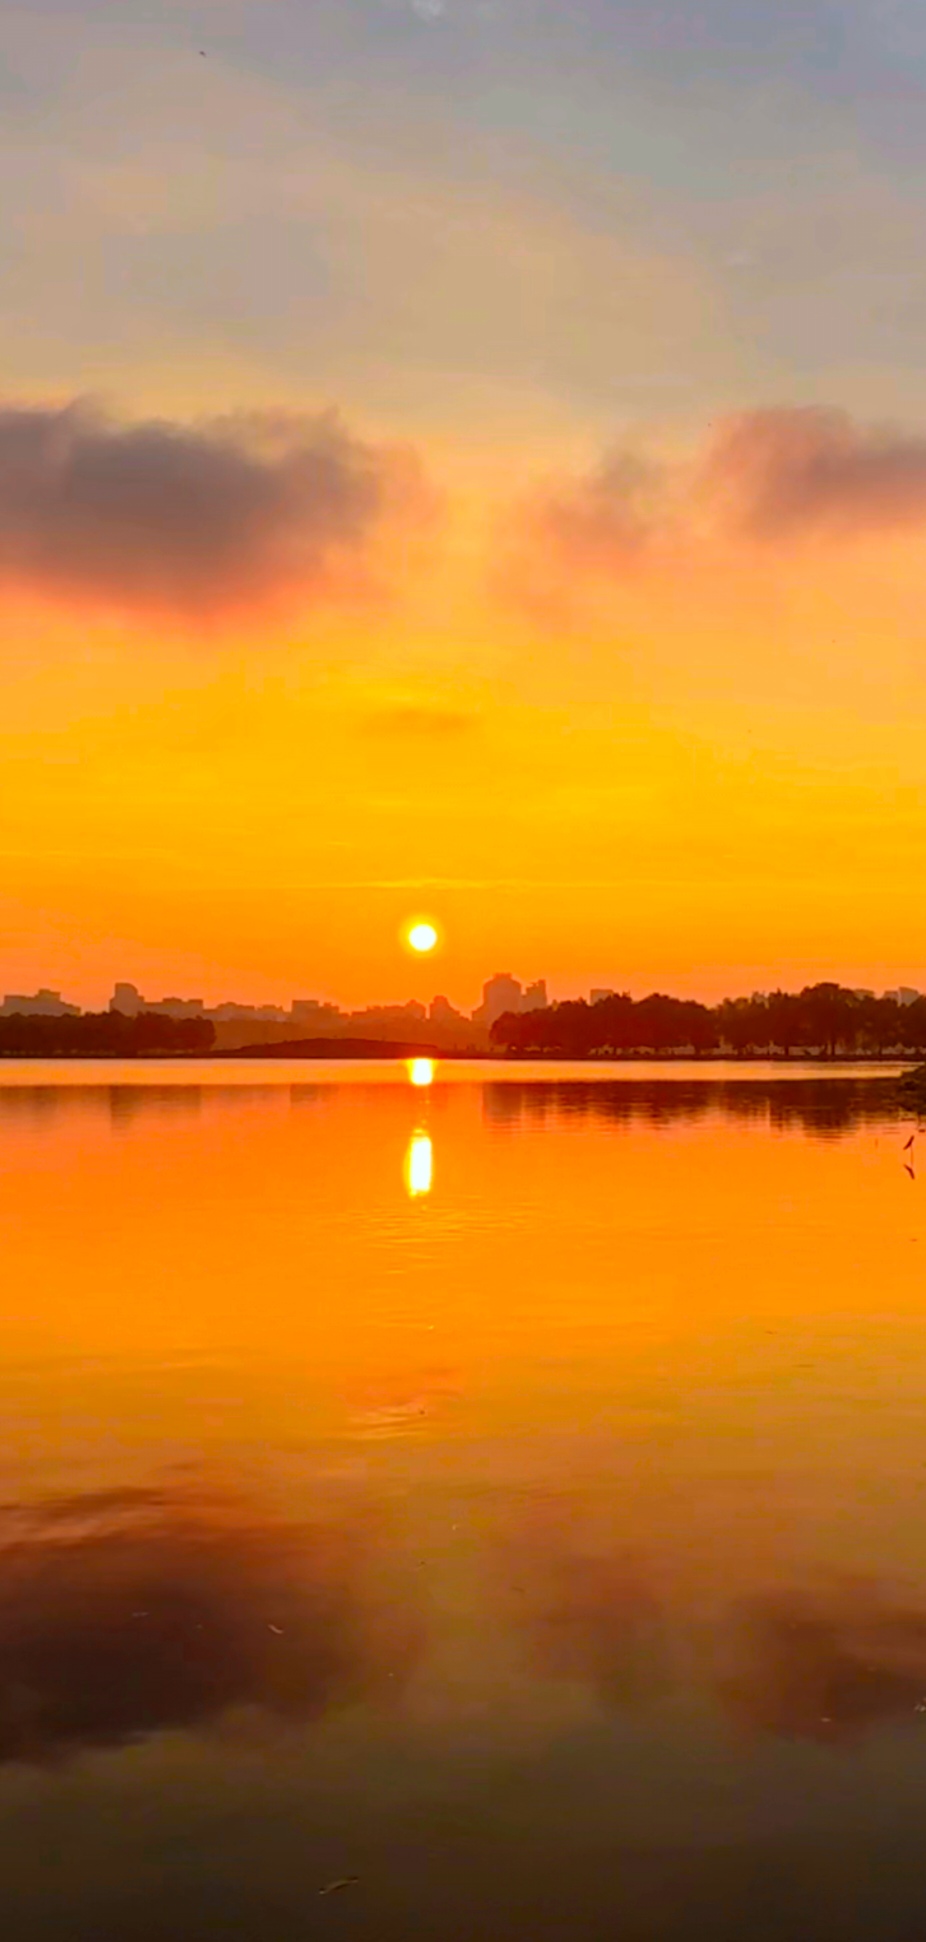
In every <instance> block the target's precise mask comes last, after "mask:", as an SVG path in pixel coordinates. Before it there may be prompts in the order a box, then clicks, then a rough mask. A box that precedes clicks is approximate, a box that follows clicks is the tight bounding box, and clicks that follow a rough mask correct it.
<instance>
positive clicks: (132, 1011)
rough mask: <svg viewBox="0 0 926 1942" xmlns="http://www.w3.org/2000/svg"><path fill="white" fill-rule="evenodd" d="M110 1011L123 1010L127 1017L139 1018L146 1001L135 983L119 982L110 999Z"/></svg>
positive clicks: (124, 1015)
mask: <svg viewBox="0 0 926 1942" xmlns="http://www.w3.org/2000/svg"><path fill="white" fill-rule="evenodd" d="M109 1009H110V1011H121V1012H122V1014H123V1017H125V1018H137V1017H138V1014H139V1012H140V1011H144V1009H145V1001H144V998H143V997H142V995H141V992H140V991H139V989H138V986H137V985H134V984H117V985H116V987H115V990H114V991H113V995H112V997H111V998H110V1001H109Z"/></svg>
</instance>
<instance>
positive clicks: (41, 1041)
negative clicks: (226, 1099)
mask: <svg viewBox="0 0 926 1942" xmlns="http://www.w3.org/2000/svg"><path fill="white" fill-rule="evenodd" d="M214 1040H215V1026H214V1025H213V1023H212V1020H211V1019H209V1018H169V1017H166V1016H165V1015H164V1014H163V1013H161V1012H151V1011H141V1012H139V1013H138V1014H137V1016H136V1017H134V1018H129V1017H126V1016H125V1015H124V1014H123V1013H122V1012H119V1011H101V1012H82V1013H81V1014H80V1015H79V1016H77V1017H63V1018H45V1017H42V1016H41V1015H40V1014H38V1013H36V1012H14V1013H13V1014H12V1016H11V1017H9V1018H0V1058H6V1059H80V1058H84V1059H136V1058H140V1057H144V1056H145V1055H146V1054H147V1055H156V1054H161V1055H165V1054H167V1055H169V1054H171V1053H173V1054H176V1055H178V1056H181V1055H183V1054H189V1053H197V1052H200V1053H202V1052H209V1051H211V1049H212V1046H213V1043H214Z"/></svg>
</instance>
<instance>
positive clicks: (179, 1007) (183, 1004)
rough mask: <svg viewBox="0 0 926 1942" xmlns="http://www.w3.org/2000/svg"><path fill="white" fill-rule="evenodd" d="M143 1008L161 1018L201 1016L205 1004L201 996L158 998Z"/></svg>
mask: <svg viewBox="0 0 926 1942" xmlns="http://www.w3.org/2000/svg"><path fill="white" fill-rule="evenodd" d="M144 1009H145V1011H153V1012H157V1014H158V1016H159V1017H161V1018H202V1015H203V1013H204V1011H205V1009H206V1006H205V1003H204V1001H203V999H202V998H158V999H156V1000H154V1002H153V1003H151V1002H149V1003H148V1004H146V1005H145V1007H144Z"/></svg>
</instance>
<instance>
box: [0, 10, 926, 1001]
mask: <svg viewBox="0 0 926 1942" xmlns="http://www.w3.org/2000/svg"><path fill="white" fill-rule="evenodd" d="M0 44H2V61H0V253H2V261H3V264H4V286H3V296H4V300H3V306H2V311H0V370H2V379H0V988H2V989H5V990H11V991H19V990H32V989H34V988H35V987H36V985H38V984H40V983H41V984H51V985H52V986H55V987H58V988H61V989H63V990H65V991H66V992H67V993H68V995H71V996H73V997H76V998H77V999H78V1000H79V1001H80V1002H83V1003H87V1004H91V1003H102V1002H105V1000H106V998H107V997H108V994H109V991H110V989H111V986H112V983H113V981H114V979H116V978H128V979H131V980H132V981H134V982H136V983H138V984H139V985H140V986H141V988H142V989H143V990H144V991H145V992H146V993H147V994H148V995H150V996H159V995H161V994H162V993H165V992H176V991H181V992H192V993H195V994H197V995H201V996H204V997H205V998H206V999H207V1001H210V1002H219V1001H221V1000H222V999H225V998H229V997H237V998H247V999H252V1000H254V1001H260V1002H263V1001H267V1000H284V1001H285V1000H288V998H289V997H291V996H293V995H296V996H312V995H315V996H321V997H330V998H334V999H336V1000H338V1001H339V1002H341V1003H344V1004H347V1005H359V1004H361V1003H363V1002H364V1001H366V1000H369V999H374V998H375V999H381V1000H384V1001H392V1000H401V999H405V998H408V997H411V996H416V997H422V998H427V997H429V996H430V995H432V994H433V993H434V992H435V991H438V990H439V991H442V992H445V993H447V995H449V996H450V998H451V999H452V1000H453V1001H454V1002H455V1003H458V1004H461V1005H465V1006H466V1007H467V1009H468V1008H470V1007H471V1006H472V1005H473V1004H474V1003H475V1002H476V1001H477V999H478V996H479V990H480V987H481V984H482V981H483V979H484V978H486V977H488V976H489V975H490V974H491V973H492V972H493V971H495V970H499V969H510V970H511V971H513V972H514V973H515V974H516V975H518V976H521V977H522V978H524V979H525V980H528V979H533V978H535V977H538V976H545V977H546V978H547V980H548V983H549V985H550V988H551V990H552V991H553V992H554V993H556V994H562V995H565V994H566V993H569V992H575V991H581V990H583V989H586V988H588V987H589V986H590V985H609V986H617V987H619V988H621V989H630V990H632V991H634V992H635V993H636V994H637V995H642V994H643V993H644V992H645V991H648V990H651V989H654V988H662V989H669V990H674V991H678V992H684V993H690V994H693V995H697V996H701V997H704V998H707V999H715V998H719V997H721V996H723V995H725V994H726V993H730V992H738V991H749V990H752V989H755V988H761V989H765V988H768V987H770V986H773V985H775V984H779V983H781V984H786V985H796V984H802V983H805V982H809V981H810V980H812V979H816V978H823V977H837V978H839V979H841V980H843V981H845V982H848V983H851V984H860V985H871V986H875V987H876V988H881V987H883V986H885V985H894V984H898V983H909V984H913V985H924V986H926V907H924V900H923V898H922V894H921V888H920V887H921V885H922V882H923V878H924V873H926V732H924V726H923V723H924V713H926V710H924V704H926V617H924V603H923V598H922V591H923V576H924V567H926V560H924V548H926V396H924V371H926V360H924V351H923V345H924V342H926V335H924V324H926V252H924V249H923V242H924V231H926V166H924V165H926V115H924V113H923V109H924V105H926V15H924V13H923V9H922V7H921V5H919V4H914V0H840V4H835V3H833V0H826V3H824V0H801V4H797V0H701V4H699V5H698V6H694V5H692V4H690V0H685V4H683V0H653V3H652V4H650V5H647V6H645V7H644V6H642V5H640V4H636V5H631V4H629V0H568V4H566V0H337V4H335V3H334V0H185V3H184V4H180V0H120V5H119V7H118V8H114V7H113V6H112V4H111V0H28V4H27V5H18V4H11V0H0ZM418 916H422V917H429V918H433V919H434V920H435V922H436V923H437V924H438V926H439V928H440V931H441V937H442V945H441V950H440V953H439V956H438V958H437V959H436V960H434V961H429V962H428V963H426V964H423V965H422V964H414V963H413V962H411V960H410V959H409V957H408V954H407V953H406V952H404V951H403V949H402V944H401V931H402V927H403V925H404V924H405V923H406V922H407V921H409V920H411V919H413V918H415V917H418Z"/></svg>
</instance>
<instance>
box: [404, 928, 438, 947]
mask: <svg viewBox="0 0 926 1942" xmlns="http://www.w3.org/2000/svg"><path fill="white" fill-rule="evenodd" d="M408 941H409V943H410V945H411V947H412V950H413V951H421V952H422V953H424V952H427V951H433V949H434V946H435V944H436V943H437V932H436V930H435V929H434V925H433V924H413V925H412V927H411V930H410V931H409V933H408Z"/></svg>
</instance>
